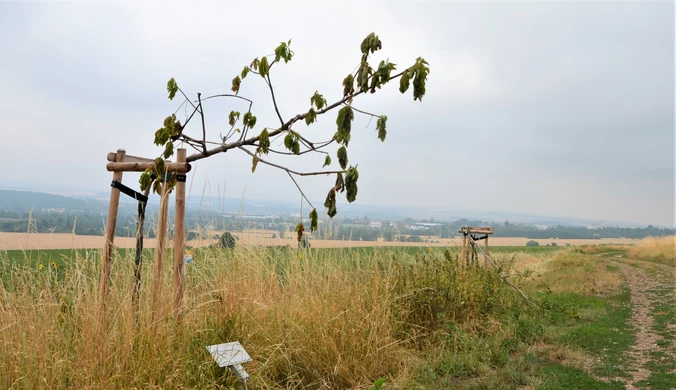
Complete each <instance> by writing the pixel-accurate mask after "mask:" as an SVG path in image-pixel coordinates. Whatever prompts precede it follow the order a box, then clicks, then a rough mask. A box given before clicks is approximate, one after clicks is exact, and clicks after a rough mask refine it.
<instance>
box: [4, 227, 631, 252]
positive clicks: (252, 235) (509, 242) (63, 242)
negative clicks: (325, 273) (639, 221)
mask: <svg viewBox="0 0 676 390" xmlns="http://www.w3.org/2000/svg"><path fill="white" fill-rule="evenodd" d="M273 233H274V232H271V231H253V230H252V231H246V230H245V231H243V232H235V233H233V234H234V235H235V236H237V237H239V243H240V244H244V245H264V246H285V245H290V246H295V245H296V241H295V238H294V236H293V234H291V233H289V237H287V238H272V234H273ZM103 240H104V239H103V236H78V235H73V234H67V233H51V234H50V233H5V232H0V250H22V249H23V250H29V249H72V248H76V249H77V248H102V247H103V242H104V241H103ZM425 241H426V242H389V241H341V240H312V239H311V240H310V242H311V243H312V247H313V248H345V247H372V246H380V247H383V246H460V245H461V241H460V238H442V239H440V238H432V237H425ZM528 241H530V240H529V239H528V238H523V237H491V238H490V240H489V243H490V245H491V246H525V245H526V242H528ZM535 241H537V242H538V243H540V245H547V244H552V243H556V244H557V245H558V246H565V245H566V244H570V245H590V244H596V245H601V244H635V243H637V242H638V240H633V239H627V238H602V239H595V240H587V239H570V240H567V239H537V240H535ZM214 242H216V240H213V239H204V240H192V241H188V245H189V246H193V247H199V246H205V245H209V244H213V243H214ZM144 243H145V246H146V247H154V246H155V240H154V239H148V238H146V239H145V240H144ZM115 245H116V246H118V247H120V248H133V247H135V245H136V240H135V239H134V238H133V237H116V238H115Z"/></svg>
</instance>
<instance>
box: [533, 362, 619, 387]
mask: <svg viewBox="0 0 676 390" xmlns="http://www.w3.org/2000/svg"><path fill="white" fill-rule="evenodd" d="M539 374H540V375H541V376H542V377H543V383H542V384H541V385H540V386H538V387H537V388H538V389H542V390H569V389H590V390H595V389H598V390H602V389H608V390H615V389H617V390H624V388H625V386H624V383H622V382H618V381H610V382H609V383H606V382H602V381H600V380H596V379H594V378H592V377H590V376H589V375H588V374H587V373H586V372H584V371H582V370H580V369H578V368H573V367H568V366H564V365H562V364H552V363H543V364H542V367H541V368H540V370H539Z"/></svg>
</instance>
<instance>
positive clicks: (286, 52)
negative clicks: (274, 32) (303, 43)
mask: <svg viewBox="0 0 676 390" xmlns="http://www.w3.org/2000/svg"><path fill="white" fill-rule="evenodd" d="M289 45H291V40H289V42H288V43H286V42H282V43H280V44H279V46H277V48H276V49H275V62H279V60H280V58H281V59H283V60H284V63H285V64H286V63H287V62H289V61H291V58H292V57H293V51H291V50H290V49H289Z"/></svg>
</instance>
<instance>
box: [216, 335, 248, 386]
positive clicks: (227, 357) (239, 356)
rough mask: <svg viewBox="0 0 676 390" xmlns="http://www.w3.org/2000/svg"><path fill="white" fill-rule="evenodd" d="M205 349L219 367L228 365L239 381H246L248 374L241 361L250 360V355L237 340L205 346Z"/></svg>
mask: <svg viewBox="0 0 676 390" xmlns="http://www.w3.org/2000/svg"><path fill="white" fill-rule="evenodd" d="M207 351H209V353H210V354H211V356H212V357H213V358H214V360H215V361H216V364H218V366H219V367H229V368H230V369H231V370H232V371H233V372H234V373H235V375H237V377H238V378H239V380H241V381H246V379H247V378H248V377H249V374H248V373H247V372H246V371H245V370H244V367H242V363H247V362H250V361H251V356H249V354H248V353H247V352H246V351H245V350H244V347H242V345H241V344H240V343H239V341H233V342H231V343H225V344H216V345H209V346H207Z"/></svg>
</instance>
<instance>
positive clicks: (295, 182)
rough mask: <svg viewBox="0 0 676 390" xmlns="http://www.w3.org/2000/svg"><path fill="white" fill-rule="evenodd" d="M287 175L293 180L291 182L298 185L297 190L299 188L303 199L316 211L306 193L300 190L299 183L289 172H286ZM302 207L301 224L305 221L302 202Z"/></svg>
mask: <svg viewBox="0 0 676 390" xmlns="http://www.w3.org/2000/svg"><path fill="white" fill-rule="evenodd" d="M286 174H287V175H289V177H290V178H291V180H293V184H295V185H296V188H298V191H300V194H301V195H303V198H305V200H306V201H307V204H309V205H310V207H312V208H313V209H314V208H315V206H313V205H312V202H310V199H308V198H307V196H305V193H304V192H303V190H301V189H300V186H299V185H298V182H297V181H296V179H294V178H293V176H291V173H289V171H286ZM300 207H301V212H300V213H301V215H300V220H301V222H302V221H303V211H302V208H303V203H302V202H301V205H300Z"/></svg>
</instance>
